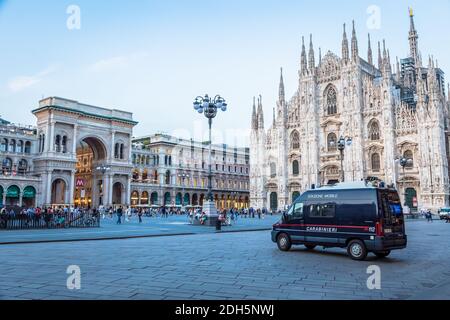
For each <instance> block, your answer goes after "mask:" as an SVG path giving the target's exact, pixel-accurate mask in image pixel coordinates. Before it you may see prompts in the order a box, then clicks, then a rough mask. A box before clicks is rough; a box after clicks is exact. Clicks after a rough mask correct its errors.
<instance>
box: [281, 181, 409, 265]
mask: <svg viewBox="0 0 450 320" xmlns="http://www.w3.org/2000/svg"><path fill="white" fill-rule="evenodd" d="M272 241H273V242H276V243H277V244H278V248H279V249H280V250H282V251H289V250H290V249H291V247H292V245H304V246H306V248H307V249H309V250H313V249H314V248H315V247H316V246H323V247H325V248H327V247H328V248H329V247H340V248H347V252H348V254H349V256H350V257H351V258H352V259H354V260H365V258H366V257H367V254H368V253H369V252H373V253H374V254H376V255H377V256H378V257H380V258H384V257H387V256H388V255H389V254H390V253H391V251H392V250H397V249H404V248H406V245H407V236H406V232H405V220H404V216H403V209H402V206H401V202H400V197H399V195H398V193H397V191H396V190H395V189H391V188H378V187H374V186H372V185H370V184H366V183H364V182H360V183H359V182H358V183H341V184H337V185H335V186H329V187H323V188H319V189H316V190H310V191H307V192H305V193H304V194H302V195H301V196H300V197H299V198H298V199H297V200H296V201H295V202H294V204H293V205H292V206H291V207H290V208H289V210H288V211H287V213H286V214H284V215H283V217H282V220H281V221H280V222H279V223H277V224H275V225H274V226H273V231H272Z"/></svg>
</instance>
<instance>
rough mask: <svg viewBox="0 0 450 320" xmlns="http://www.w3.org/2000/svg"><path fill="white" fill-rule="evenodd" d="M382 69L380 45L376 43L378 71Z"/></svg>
mask: <svg viewBox="0 0 450 320" xmlns="http://www.w3.org/2000/svg"><path fill="white" fill-rule="evenodd" d="M382 68H383V58H382V57H381V44H380V41H378V69H379V70H381V69H382Z"/></svg>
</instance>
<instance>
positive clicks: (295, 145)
mask: <svg viewBox="0 0 450 320" xmlns="http://www.w3.org/2000/svg"><path fill="white" fill-rule="evenodd" d="M291 148H292V149H293V150H298V149H300V135H299V133H298V132H297V131H294V132H293V133H292V135H291Z"/></svg>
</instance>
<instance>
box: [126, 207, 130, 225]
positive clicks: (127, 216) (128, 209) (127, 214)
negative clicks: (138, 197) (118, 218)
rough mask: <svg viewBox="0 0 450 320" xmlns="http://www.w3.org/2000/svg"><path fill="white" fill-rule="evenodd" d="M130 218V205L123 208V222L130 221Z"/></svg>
mask: <svg viewBox="0 0 450 320" xmlns="http://www.w3.org/2000/svg"><path fill="white" fill-rule="evenodd" d="M130 218H131V209H130V207H127V209H126V210H125V222H130Z"/></svg>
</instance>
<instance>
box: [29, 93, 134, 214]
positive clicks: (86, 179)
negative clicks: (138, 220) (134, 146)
mask: <svg viewBox="0 0 450 320" xmlns="http://www.w3.org/2000/svg"><path fill="white" fill-rule="evenodd" d="M33 113H34V114H35V116H36V117H37V118H38V137H39V154H38V157H37V158H36V159H35V163H36V165H35V166H36V171H37V172H38V173H39V174H40V176H41V178H42V180H43V188H44V192H42V195H43V196H42V197H41V198H40V199H38V204H40V205H44V206H45V205H52V206H79V207H98V206H100V205H103V206H114V205H115V206H118V205H123V206H127V205H129V201H130V200H129V199H130V182H131V171H132V165H131V156H130V155H131V138H132V130H133V127H134V126H135V125H136V122H134V121H133V119H132V114H131V113H129V112H125V111H118V110H109V109H104V108H100V107H94V106H90V105H85V104H80V103H78V102H76V101H71V100H66V99H61V98H47V99H44V100H42V101H40V106H39V108H38V109H36V110H34V111H33Z"/></svg>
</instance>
